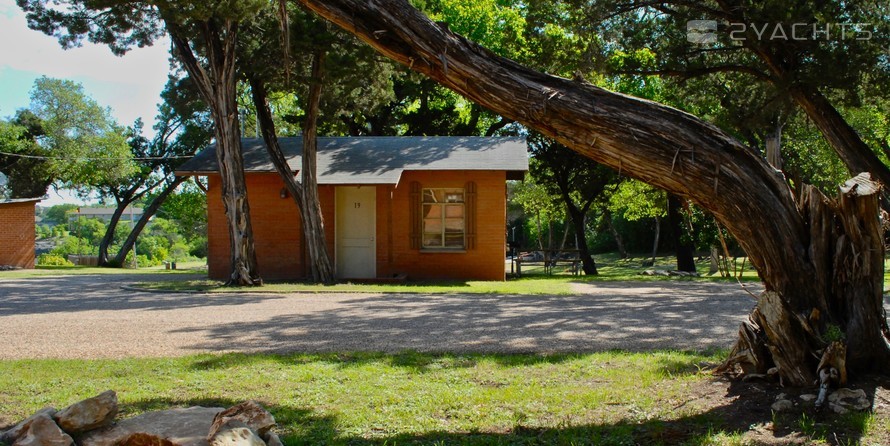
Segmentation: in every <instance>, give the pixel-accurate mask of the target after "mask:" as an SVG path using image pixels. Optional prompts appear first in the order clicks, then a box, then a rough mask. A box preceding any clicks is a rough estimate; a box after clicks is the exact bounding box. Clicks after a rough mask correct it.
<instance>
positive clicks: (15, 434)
mask: <svg viewBox="0 0 890 446" xmlns="http://www.w3.org/2000/svg"><path fill="white" fill-rule="evenodd" d="M55 414H56V409H55V408H53V407H44V408H43V409H40V410H38V411H37V412H36V413H35V414H34V415H31V416H30V417H28V419H26V420H25V421H22V422H21V423H19V424H16V425H15V426H13V427H12V428H11V429H9V430H7V431H6V432H3V433H0V443H6V444H12V443H14V442H15V440H16V439H17V438H19V437H20V436H21V435H22V433H24V431H25V428H26V427H27V425H28V424H29V423H30V422H32V421H34V418H36V417H38V416H40V415H46V416H49V417H52V416H53V415H55Z"/></svg>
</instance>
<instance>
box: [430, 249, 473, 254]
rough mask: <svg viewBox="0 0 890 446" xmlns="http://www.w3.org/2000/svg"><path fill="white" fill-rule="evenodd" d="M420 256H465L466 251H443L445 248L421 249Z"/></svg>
mask: <svg viewBox="0 0 890 446" xmlns="http://www.w3.org/2000/svg"><path fill="white" fill-rule="evenodd" d="M420 253H421V254H466V253H467V250H466V249H463V248H460V249H445V248H421V249H420Z"/></svg>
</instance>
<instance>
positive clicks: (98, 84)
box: [0, 0, 170, 126]
mask: <svg viewBox="0 0 890 446" xmlns="http://www.w3.org/2000/svg"><path fill="white" fill-rule="evenodd" d="M0 42H4V44H3V47H2V50H0V72H6V73H16V74H17V75H18V76H19V77H22V76H23V75H24V74H29V75H31V76H33V77H34V78H37V77H39V76H43V75H45V76H49V77H54V78H63V79H71V80H74V81H77V82H80V83H82V84H83V85H84V89H85V90H86V92H87V94H89V95H90V96H92V97H93V98H95V99H96V100H97V101H98V102H99V103H100V104H102V105H103V106H109V107H111V108H112V109H113V111H114V115H115V117H117V119H118V120H119V121H120V123H121V124H124V125H129V124H131V123H132V122H133V121H134V120H135V119H136V118H137V117H142V118H143V120H145V121H146V122H147V123H148V124H149V126H150V123H151V122H152V118H153V117H154V115H155V113H156V104H157V102H159V100H160V99H159V94H160V92H161V90H163V87H164V84H165V82H166V80H167V73H168V71H169V62H168V49H169V45H170V43H169V40H168V39H166V38H163V39H161V40H159V41H157V42H156V43H155V44H154V46H151V47H147V48H135V49H133V50H131V51H130V52H128V53H127V54H126V55H125V56H123V57H117V56H115V55H113V54H112V53H111V50H109V49H108V48H107V47H106V46H100V45H93V44H90V43H85V44H84V46H83V47H80V48H73V49H70V50H63V49H62V48H61V46H59V43H58V42H57V41H56V39H55V38H53V37H50V36H47V35H45V34H43V33H41V32H39V31H34V30H31V29H29V28H28V26H27V22H26V20H25V15H24V13H23V12H22V11H21V9H19V8H18V6H16V5H15V2H14V0H0ZM4 69H5V70H4ZM0 94H4V95H7V94H8V95H12V94H13V92H0ZM16 94H17V96H16V97H17V98H18V97H20V96H22V95H21V94H20V92H17V93H16ZM25 106H27V103H22V104H17V105H16V107H25ZM6 108H10V107H9V106H7V107H6ZM2 112H3V114H8V113H10V112H12V110H5V109H4V110H3V111H2Z"/></svg>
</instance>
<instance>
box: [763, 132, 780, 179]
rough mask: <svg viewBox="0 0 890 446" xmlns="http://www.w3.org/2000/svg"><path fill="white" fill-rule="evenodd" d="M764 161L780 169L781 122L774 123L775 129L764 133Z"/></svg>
mask: <svg viewBox="0 0 890 446" xmlns="http://www.w3.org/2000/svg"><path fill="white" fill-rule="evenodd" d="M766 162H768V163H769V165H770V166H773V168H775V169H776V170H782V123H781V122H779V123H777V124H776V130H775V131H774V132H772V133H770V134H769V135H766Z"/></svg>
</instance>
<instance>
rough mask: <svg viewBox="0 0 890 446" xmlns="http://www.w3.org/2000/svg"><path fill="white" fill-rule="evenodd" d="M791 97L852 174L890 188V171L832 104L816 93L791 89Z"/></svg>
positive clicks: (795, 88)
mask: <svg viewBox="0 0 890 446" xmlns="http://www.w3.org/2000/svg"><path fill="white" fill-rule="evenodd" d="M791 95H792V97H793V98H794V100H795V102H797V104H798V105H800V107H801V108H802V109H803V111H804V112H805V113H806V114H807V116H808V117H809V118H810V119H811V120H812V121H813V123H814V124H816V127H817V128H818V129H819V131H820V132H821V133H822V136H824V137H825V140H826V141H828V144H830V145H831V147H832V148H834V151H835V152H837V154H838V156H840V158H841V161H843V162H844V165H846V166H847V169H848V170H849V171H850V173H852V174H853V175H856V174H858V173H859V172H869V173H871V174H872V175H873V178H875V179H876V180H878V181H880V182H881V184H884V185H885V186H890V168H888V167H887V166H886V165H884V163H882V162H881V160H880V158H878V155H877V154H875V152H874V151H873V150H872V149H871V147H869V146H868V144H866V143H865V142H864V141H862V138H860V137H859V133H857V132H856V130H855V129H854V128H853V127H852V126H851V125H850V124H848V123H847V121H846V120H845V119H844V117H843V116H841V114H840V113H839V112H838V111H837V109H836V108H834V106H833V105H831V102H829V101H828V99H826V98H825V96H824V95H822V93H821V92H819V91H818V90H810V89H807V88H805V87H794V88H792V89H791Z"/></svg>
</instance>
